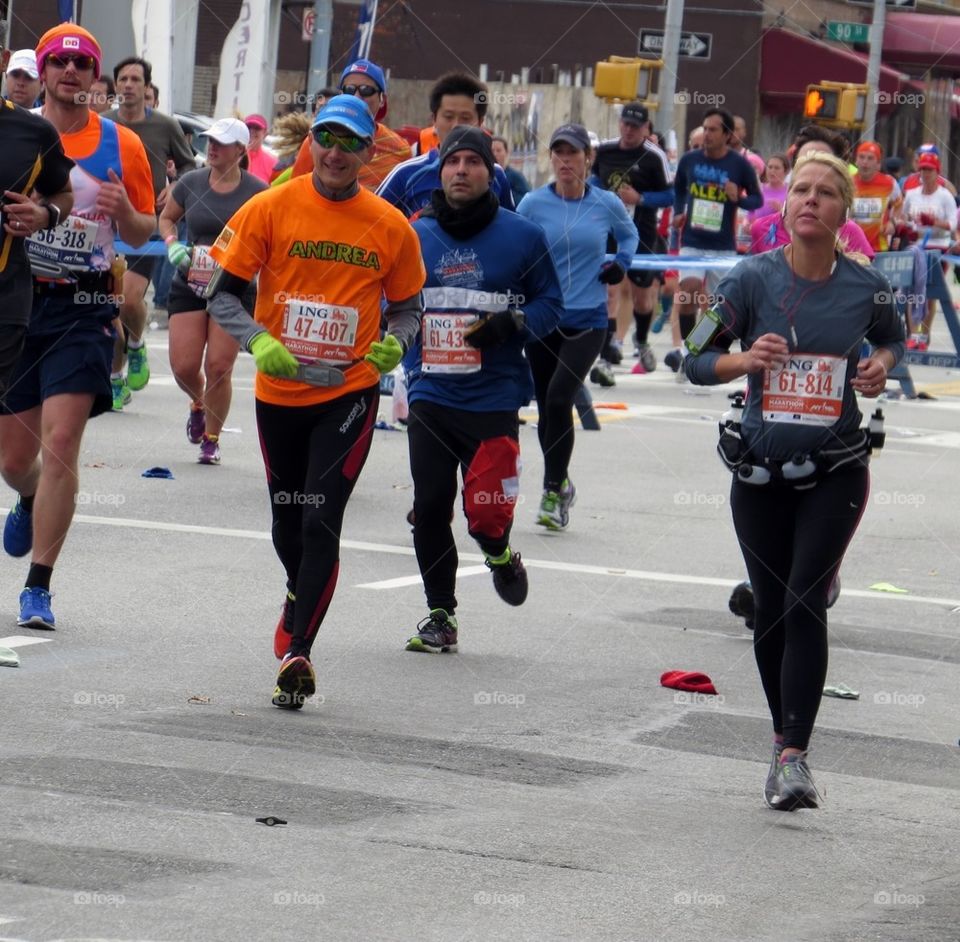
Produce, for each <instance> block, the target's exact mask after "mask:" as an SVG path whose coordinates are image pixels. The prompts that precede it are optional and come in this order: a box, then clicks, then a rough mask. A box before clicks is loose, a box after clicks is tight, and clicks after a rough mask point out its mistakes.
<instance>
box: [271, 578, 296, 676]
mask: <svg viewBox="0 0 960 942" xmlns="http://www.w3.org/2000/svg"><path fill="white" fill-rule="evenodd" d="M295 601H296V596H294V595H293V593H292V592H288V593H287V597H286V598H285V599H284V600H283V611H281V612H280V621H278V622H277V628H276V631H274V633H273V653H274V655H275V657H276V658H277V660H278V661H282V660H283V656H284V655H285V654H286V653H287V651H289V650H290V642H291V641H292V640H293V603H294V602H295Z"/></svg>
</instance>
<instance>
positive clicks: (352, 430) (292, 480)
mask: <svg viewBox="0 0 960 942" xmlns="http://www.w3.org/2000/svg"><path fill="white" fill-rule="evenodd" d="M379 402H380V390H379V388H378V387H376V386H373V387H370V388H368V389H361V390H358V391H355V392H352V393H347V394H346V395H344V396H343V397H341V398H339V399H334V400H333V401H332V402H324V403H321V404H320V405H315V406H297V407H290V406H274V405H270V404H269V403H266V402H261V401H260V400H259V399H258V400H257V428H258V431H259V433H260V450H261V452H262V453H263V463H264V466H265V468H266V472H267V487H268V488H269V490H270V504H271V510H272V511H273V529H272V535H273V546H274V549H276V551H277V556H279V557H280V562H281V563H282V564H283V568H284V570H285V571H286V574H287V589H288V590H289V591H290V592H292V593H293V594H294V595H295V596H296V600H297V601H296V605H295V606H294V622H293V641H292V642H291V644H290V652H291V653H292V654H295V655H301V654H302V655H307V656H309V654H310V648H311V646H312V645H313V640H314V638H315V637H316V636H317V631H318V630H319V628H320V625H321V624H322V622H323V618H324V616H325V615H326V613H327V609H328V608H329V607H330V601H331V599H332V598H333V590H334V589H335V588H336V585H337V576H338V574H339V572H340V529H341V527H342V526H343V512H344V510H345V509H346V506H347V501H348V500H349V498H350V495H351V493H352V492H353V487H354V485H355V484H356V483H357V478H358V476H359V475H360V471H361V470H362V469H363V465H364V463H365V462H366V460H367V455H368V454H369V452H370V443H371V441H372V440H373V424H374V421H375V420H376V417H377V406H378V405H379Z"/></svg>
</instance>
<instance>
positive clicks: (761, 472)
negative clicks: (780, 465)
mask: <svg viewBox="0 0 960 942" xmlns="http://www.w3.org/2000/svg"><path fill="white" fill-rule="evenodd" d="M737 477H738V478H739V479H740V480H741V481H743V483H744V484H769V483H770V472H769V471H768V470H767V469H766V468H761V467H760V466H758V465H755V464H742V465H740V467H739V468H737Z"/></svg>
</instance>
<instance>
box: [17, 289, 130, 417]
mask: <svg viewBox="0 0 960 942" xmlns="http://www.w3.org/2000/svg"><path fill="white" fill-rule="evenodd" d="M68 302H69V299H65V298H42V299H39V304H40V305H41V307H42V305H44V304H63V303H68ZM103 307H104V310H103V311H96V310H94V308H93V306H91V307H90V308H89V309H87V308H84V309H82V310H83V311H84V314H86V311H87V310H90V311H91V316H90V318H89V321H88V320H86V318H84V320H82V321H77V322H76V323H75V324H74V325H73V326H72V327H70V328H69V329H66V330H63V331H56V332H53V333H48V334H29V335H28V336H27V338H26V341H25V342H24V345H23V352H22V353H21V354H20V358H19V360H18V361H17V365H16V367H15V369H14V372H13V376H12V377H11V380H10V386H9V389H8V390H7V394H6V396H5V397H4V399H3V402H2V403H0V413H2V414H4V415H11V414H15V413H17V412H26V411H27V410H28V409H33V408H36V407H37V406H39V405H42V404H43V402H44V400H46V399H49V398H50V397H51V396H56V395H59V394H63V393H91V394H92V395H93V397H94V401H93V406H92V408H91V409H90V416H91V418H92V417H93V416H95V415H100V413H101V412H108V411H109V410H110V409H111V408H112V407H113V392H112V390H111V387H110V368H111V366H112V364H113V341H114V337H115V336H116V334H115V331H114V330H113V328H112V327H110V326H108V325H106V324H104V323H102V321H103V320H104V318H105V317H111V316H112V315H113V312H114V311H115V308H113V307H112V306H107V305H104V306H103ZM38 313H39V314H40V316H42V310H41V311H39V312H38V311H37V309H36V308H35V309H34V315H35V316H36V315H37V314H38ZM98 321H100V323H98Z"/></svg>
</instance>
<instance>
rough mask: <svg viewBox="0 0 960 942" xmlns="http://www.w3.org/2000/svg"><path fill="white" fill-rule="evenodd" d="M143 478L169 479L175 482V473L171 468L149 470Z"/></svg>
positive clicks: (144, 473)
mask: <svg viewBox="0 0 960 942" xmlns="http://www.w3.org/2000/svg"><path fill="white" fill-rule="evenodd" d="M141 477H144V478H167V479H169V480H171V481H172V480H173V472H172V471H171V470H170V469H169V468H161V467H156V468H147V470H146V471H144V472H143V474H142V475H141Z"/></svg>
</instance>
